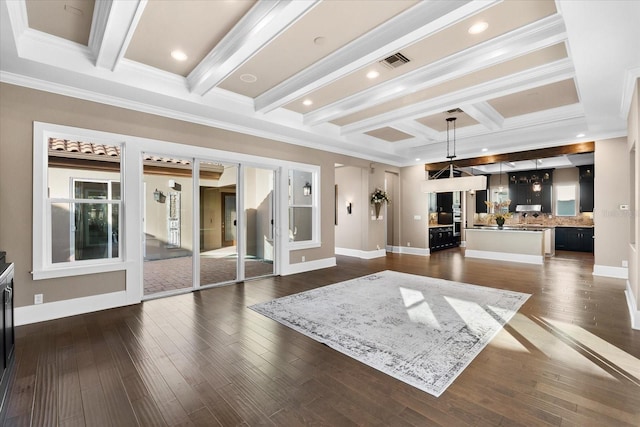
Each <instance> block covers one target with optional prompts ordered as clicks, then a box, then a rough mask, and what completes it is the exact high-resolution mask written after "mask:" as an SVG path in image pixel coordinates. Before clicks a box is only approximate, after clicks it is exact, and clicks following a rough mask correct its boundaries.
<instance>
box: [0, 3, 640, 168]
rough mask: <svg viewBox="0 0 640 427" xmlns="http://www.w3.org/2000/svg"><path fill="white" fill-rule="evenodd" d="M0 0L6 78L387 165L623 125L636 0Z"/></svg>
mask: <svg viewBox="0 0 640 427" xmlns="http://www.w3.org/2000/svg"><path fill="white" fill-rule="evenodd" d="M1 2H2V4H1V8H0V12H1V22H0V23H1V26H0V49H1V51H0V53H1V55H2V56H1V61H0V73H1V74H0V77H1V80H2V81H3V82H8V83H13V84H18V85H24V86H27V87H33V88H37V89H42V90H49V91H53V92H57V93H62V94H65V95H69V96H76V97H80V98H84V99H89V100H93V101H97V102H102V103H106V104H111V105H117V106H121V107H125V108H131V109H135V110H139V111H145V112H149V113H153V114H158V115H163V116H167V117H173V118H178V119H181V120H186V121H191V122H194V123H200V124H205V125H209V126H213V127H219V128H224V129H229V130H235V131H239V132H244V133H248V134H252V135H260V136H264V137H267V138H271V139H276V140H280V141H284V142H288V143H291V144H297V145H301V146H308V147H314V148H319V149H323V150H327V151H332V152H336V153H343V154H349V155H354V156H357V157H362V158H366V159H369V160H372V161H379V162H385V163H389V164H392V165H397V166H405V165H410V164H415V163H431V162H439V161H442V160H445V156H446V122H445V119H446V117H448V116H450V115H455V116H456V117H457V121H456V126H457V129H456V138H457V143H456V154H457V156H458V158H460V159H464V158H475V157H479V156H491V155H498V154H503V153H508V152H514V151H527V150H536V149H541V148H548V147H554V146H563V145H571V144H575V143H580V142H585V141H593V140H597V139H605V138H612V137H619V136H625V135H626V116H627V113H628V109H629V104H630V96H631V92H632V88H633V83H634V82H635V79H636V78H637V77H638V76H640V48H638V40H640V25H638V22H639V21H640V1H597V0H585V1H579V0H567V1H562V0H558V1H552V0H532V1H524V0H505V1H494V0H486V1H464V0H458V1H456V0H449V1H433V0H428V1H415V0H389V1H385V0H369V1H365V0H353V1H351V0H341V1H334V0H324V1H320V0H296V1H280V0H259V1H253V0H226V1H190V0H181V1H167V0H126V1H107V0H105V1H93V0H47V1H42V0H26V1H25V0H1ZM478 23H486V30H485V31H483V32H480V33H478V34H471V33H470V32H469V29H470V28H471V27H472V26H473V25H474V24H478ZM173 51H181V52H182V53H183V54H184V58H183V60H180V61H179V60H176V59H174V58H173V57H172V55H171V53H172V52H173ZM396 54H398V55H396ZM389 57H392V59H389V60H387V61H385V58H389ZM451 110H455V112H453V113H449V111H451ZM578 135H581V136H578ZM175 142H180V141H175ZM418 159H419V160H418Z"/></svg>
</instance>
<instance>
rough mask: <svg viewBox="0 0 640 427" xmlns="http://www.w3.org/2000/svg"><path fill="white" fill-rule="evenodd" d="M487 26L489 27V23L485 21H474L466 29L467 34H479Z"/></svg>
mask: <svg viewBox="0 0 640 427" xmlns="http://www.w3.org/2000/svg"><path fill="white" fill-rule="evenodd" d="M487 28H489V24H488V23H486V22H485V21H480V22H476V23H475V24H473V25H472V26H470V27H469V29H468V30H467V31H468V32H469V34H480V33H483V32H484V31H485V30H486V29H487Z"/></svg>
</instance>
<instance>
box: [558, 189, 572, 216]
mask: <svg viewBox="0 0 640 427" xmlns="http://www.w3.org/2000/svg"><path fill="white" fill-rule="evenodd" d="M555 190H556V194H557V195H558V196H557V200H556V215H557V216H575V215H576V186H575V185H558V186H556V187H555Z"/></svg>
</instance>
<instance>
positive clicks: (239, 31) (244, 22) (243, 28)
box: [187, 0, 320, 95]
mask: <svg viewBox="0 0 640 427" xmlns="http://www.w3.org/2000/svg"><path fill="white" fill-rule="evenodd" d="M319 2H320V0H296V1H284V0H277V1H276V0H270V1H259V2H257V3H256V4H255V6H253V7H252V8H251V10H249V12H247V14H246V15H245V16H243V17H242V19H241V20H240V21H239V22H238V24H237V25H235V26H234V27H233V28H232V29H231V31H229V33H227V35H225V37H224V38H223V39H222V40H221V41H220V43H218V44H217V45H216V47H214V48H213V49H212V50H211V52H209V53H208V54H207V56H206V57H205V58H204V59H203V60H202V61H201V62H200V64H198V65H197V66H196V67H195V68H194V69H193V70H192V71H191V73H189V75H188V76H187V81H188V83H189V87H190V88H191V91H192V92H193V93H196V94H198V95H204V94H206V93H207V92H209V91H210V90H211V89H213V88H214V87H216V86H218V85H219V84H220V83H221V82H222V81H223V80H224V79H225V78H227V77H228V76H229V75H230V74H231V73H233V72H234V71H235V70H237V69H238V68H239V67H240V66H241V65H242V64H244V63H245V62H246V61H247V60H248V59H249V58H251V57H252V56H254V55H255V54H256V53H257V52H258V51H259V50H260V49H262V48H263V47H264V46H265V45H267V44H268V43H270V42H271V41H272V40H273V39H275V38H276V37H277V36H278V35H280V34H281V33H282V32H283V31H284V30H286V29H287V28H288V27H290V26H291V25H292V24H293V23H294V22H296V21H297V20H298V19H299V18H300V17H301V16H303V15H304V14H305V13H307V12H308V11H309V10H311V9H312V8H313V7H314V6H316V5H317V4H318V3H319Z"/></svg>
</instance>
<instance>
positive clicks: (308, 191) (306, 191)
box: [302, 182, 311, 196]
mask: <svg viewBox="0 0 640 427" xmlns="http://www.w3.org/2000/svg"><path fill="white" fill-rule="evenodd" d="M302 194H304V195H305V196H310V195H311V184H309V183H308V182H307V183H306V184H305V185H304V186H303V187H302Z"/></svg>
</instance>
